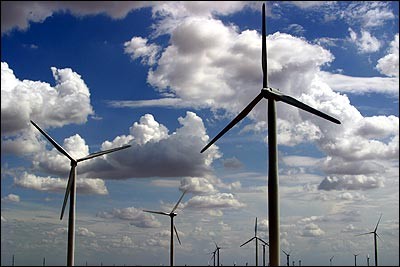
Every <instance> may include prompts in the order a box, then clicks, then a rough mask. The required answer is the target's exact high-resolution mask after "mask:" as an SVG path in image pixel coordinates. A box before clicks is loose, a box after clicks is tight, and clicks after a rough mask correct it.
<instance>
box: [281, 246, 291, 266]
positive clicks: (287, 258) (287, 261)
mask: <svg viewBox="0 0 400 267" xmlns="http://www.w3.org/2000/svg"><path fill="white" fill-rule="evenodd" d="M282 252H283V253H284V254H285V255H286V265H287V266H289V264H290V261H289V257H290V252H291V251H289V252H286V251H284V250H283V249H282Z"/></svg>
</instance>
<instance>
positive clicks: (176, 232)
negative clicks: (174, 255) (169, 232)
mask: <svg viewBox="0 0 400 267" xmlns="http://www.w3.org/2000/svg"><path fill="white" fill-rule="evenodd" d="M174 230H175V234H176V237H177V238H178V242H179V245H182V243H181V240H180V239H179V235H178V231H177V230H176V227H175V225H174Z"/></svg>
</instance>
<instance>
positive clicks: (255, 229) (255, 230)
mask: <svg viewBox="0 0 400 267" xmlns="http://www.w3.org/2000/svg"><path fill="white" fill-rule="evenodd" d="M254 233H255V234H254V236H257V217H256V224H255V227H254Z"/></svg>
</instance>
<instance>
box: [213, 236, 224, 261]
mask: <svg viewBox="0 0 400 267" xmlns="http://www.w3.org/2000/svg"><path fill="white" fill-rule="evenodd" d="M214 244H215V251H216V252H217V266H220V265H219V251H220V249H221V248H222V247H220V246H218V245H217V243H216V242H215V241H214Z"/></svg>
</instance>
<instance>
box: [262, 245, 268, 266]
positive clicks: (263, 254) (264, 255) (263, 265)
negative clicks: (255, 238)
mask: <svg viewBox="0 0 400 267" xmlns="http://www.w3.org/2000/svg"><path fill="white" fill-rule="evenodd" d="M261 246H262V247H263V266H265V246H267V245H266V244H261Z"/></svg>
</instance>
